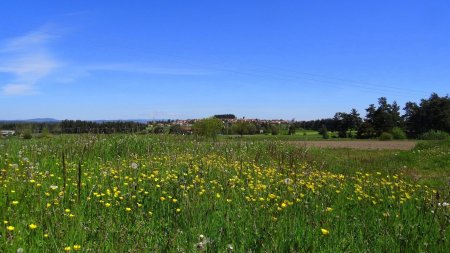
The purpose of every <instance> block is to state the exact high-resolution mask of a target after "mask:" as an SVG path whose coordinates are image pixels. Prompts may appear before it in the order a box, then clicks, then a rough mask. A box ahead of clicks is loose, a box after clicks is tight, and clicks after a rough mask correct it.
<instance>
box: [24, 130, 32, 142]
mask: <svg viewBox="0 0 450 253" xmlns="http://www.w3.org/2000/svg"><path fill="white" fill-rule="evenodd" d="M22 137H23V138H24V139H26V140H29V139H31V138H33V135H31V131H25V132H23V134H22Z"/></svg>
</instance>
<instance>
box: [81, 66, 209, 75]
mask: <svg viewBox="0 0 450 253" xmlns="http://www.w3.org/2000/svg"><path fill="white" fill-rule="evenodd" d="M85 71H87V72H93V71H111V72H128V73H139V74H149V75H180V76H185V75H189V76H191V75H192V76H196V75H207V74H210V72H206V71H201V70H195V69H188V68H176V67H161V66H154V65H150V64H137V63H110V64H95V65H88V66H86V69H85Z"/></svg>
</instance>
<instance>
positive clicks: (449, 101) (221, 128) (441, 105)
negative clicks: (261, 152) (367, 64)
mask: <svg viewBox="0 0 450 253" xmlns="http://www.w3.org/2000/svg"><path fill="white" fill-rule="evenodd" d="M403 110H404V112H405V113H404V114H403V115H401V112H400V111H401V108H400V106H399V105H398V104H397V102H395V101H394V102H392V103H389V102H388V100H387V98H386V97H380V98H379V99H378V104H377V105H375V104H370V105H369V107H368V108H367V109H366V110H365V111H366V114H365V117H364V118H362V117H361V116H360V114H359V113H358V111H357V110H356V109H352V110H351V111H350V112H348V113H347V112H336V113H335V115H334V117H333V118H326V119H318V120H310V121H292V122H291V123H290V124H287V125H284V126H283V125H277V124H270V123H267V122H258V121H256V122H248V121H245V120H238V121H236V122H234V123H233V124H231V126H230V124H227V123H225V124H220V122H221V121H220V120H221V118H219V117H212V118H210V119H205V120H204V121H200V122H199V123H196V125H195V128H194V133H196V134H199V135H209V136H211V135H212V134H213V133H216V134H218V133H222V134H239V135H244V134H257V133H272V134H278V133H279V132H280V131H281V130H283V132H284V133H286V134H293V133H295V132H296V130H298V129H305V130H317V131H318V132H319V133H321V134H322V135H323V137H324V138H329V136H328V131H331V132H337V133H338V137H339V138H348V137H351V138H359V139H370V138H387V139H392V138H395V139H405V138H407V137H408V138H419V137H421V136H423V135H424V134H430V133H433V132H442V133H443V136H448V133H450V98H449V96H448V95H446V96H443V97H440V96H439V95H438V94H436V93H432V94H431V96H430V97H429V98H427V99H422V100H421V101H420V103H419V104H417V103H414V102H407V103H406V104H405V106H404V108H403ZM214 119H215V120H214ZM204 125H205V127H204ZM206 126H208V127H206ZM213 126H215V127H213ZM208 129H209V130H208ZM211 129H213V130H211ZM205 133H207V134H205Z"/></svg>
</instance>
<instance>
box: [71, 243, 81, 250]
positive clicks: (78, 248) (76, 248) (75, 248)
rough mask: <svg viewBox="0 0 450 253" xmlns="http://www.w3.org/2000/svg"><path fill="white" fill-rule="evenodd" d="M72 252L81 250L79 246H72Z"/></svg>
mask: <svg viewBox="0 0 450 253" xmlns="http://www.w3.org/2000/svg"><path fill="white" fill-rule="evenodd" d="M73 250H75V251H78V250H81V245H78V244H75V245H73Z"/></svg>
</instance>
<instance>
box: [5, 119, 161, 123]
mask: <svg viewBox="0 0 450 253" xmlns="http://www.w3.org/2000/svg"><path fill="white" fill-rule="evenodd" d="M166 120H167V119H108V120H102V119H98V120H82V121H91V122H96V123H105V122H117V121H121V122H137V123H144V124H145V123H147V122H152V121H166ZM61 121H62V120H59V119H54V118H35V119H17V120H2V119H0V123H2V122H3V123H15V122H17V123H59V122H61Z"/></svg>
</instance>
